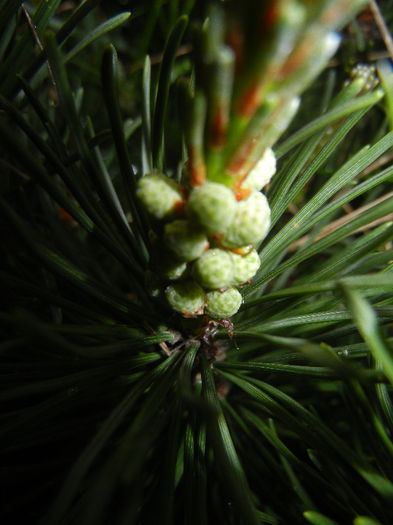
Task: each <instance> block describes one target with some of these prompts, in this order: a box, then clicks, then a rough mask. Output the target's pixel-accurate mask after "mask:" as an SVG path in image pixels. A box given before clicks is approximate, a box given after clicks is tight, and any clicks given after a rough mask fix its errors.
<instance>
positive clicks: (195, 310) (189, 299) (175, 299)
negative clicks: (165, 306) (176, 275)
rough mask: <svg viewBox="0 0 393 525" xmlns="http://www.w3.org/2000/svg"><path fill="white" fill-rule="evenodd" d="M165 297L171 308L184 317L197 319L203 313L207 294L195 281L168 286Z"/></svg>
mask: <svg viewBox="0 0 393 525" xmlns="http://www.w3.org/2000/svg"><path fill="white" fill-rule="evenodd" d="M165 296H166V298H167V301H168V303H169V305H170V306H171V308H172V309H173V310H175V311H176V312H178V313H180V314H182V315H183V316H184V317H195V316H196V315H201V314H202V313H203V307H204V305H205V292H204V290H203V289H202V288H201V287H200V286H199V285H198V284H197V283H194V282H193V281H184V282H180V283H175V284H171V285H169V286H167V287H166V288H165Z"/></svg>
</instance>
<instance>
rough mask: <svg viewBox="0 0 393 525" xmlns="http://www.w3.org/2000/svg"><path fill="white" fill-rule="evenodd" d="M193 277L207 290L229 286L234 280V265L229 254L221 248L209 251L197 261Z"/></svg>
mask: <svg viewBox="0 0 393 525" xmlns="http://www.w3.org/2000/svg"><path fill="white" fill-rule="evenodd" d="M193 276H194V277H195V279H196V280H197V281H198V283H199V284H200V285H201V286H203V288H206V289H207V290H215V289H217V288H224V287H225V286H229V285H230V284H231V283H232V278H233V264H232V260H231V257H230V256H229V253H228V252H227V251H225V250H220V249H219V248H213V249H211V250H207V251H206V252H205V253H204V254H203V255H201V257H199V259H198V260H197V261H195V263H194V266H193Z"/></svg>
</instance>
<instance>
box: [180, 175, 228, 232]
mask: <svg viewBox="0 0 393 525" xmlns="http://www.w3.org/2000/svg"><path fill="white" fill-rule="evenodd" d="M235 209H236V199H235V196H234V194H233V192H232V190H230V189H229V188H227V187H226V186H224V185H223V184H219V183H218V182H206V183H205V184H203V185H202V186H198V187H197V188H194V189H193V190H192V191H191V193H190V196H189V199H188V202H187V206H186V212H187V215H188V218H189V220H190V222H195V223H196V224H197V225H198V226H200V227H201V228H202V229H203V230H204V231H205V232H206V233H208V234H210V235H214V234H215V233H221V232H223V231H225V230H226V228H227V227H228V226H229V224H230V223H231V221H232V218H233V216H234V214H235Z"/></svg>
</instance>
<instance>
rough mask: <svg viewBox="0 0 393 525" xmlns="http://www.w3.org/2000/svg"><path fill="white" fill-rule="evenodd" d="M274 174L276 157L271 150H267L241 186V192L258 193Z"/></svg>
mask: <svg viewBox="0 0 393 525" xmlns="http://www.w3.org/2000/svg"><path fill="white" fill-rule="evenodd" d="M275 173H276V157H275V155H274V152H273V150H272V149H271V148H267V149H266V150H265V153H264V154H263V155H262V157H261V158H260V159H259V161H258V162H257V163H256V165H255V166H254V168H253V169H252V170H251V171H250V173H249V174H248V175H247V177H246V178H245V179H244V181H243V182H242V184H241V188H242V189H243V190H251V191H259V190H261V189H262V188H263V187H264V186H266V184H268V182H270V179H271V178H272V177H273V175H274V174H275Z"/></svg>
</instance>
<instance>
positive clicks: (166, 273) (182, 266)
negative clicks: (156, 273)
mask: <svg viewBox="0 0 393 525" xmlns="http://www.w3.org/2000/svg"><path fill="white" fill-rule="evenodd" d="M160 270H161V271H160V273H161V274H162V276H163V277H165V278H166V279H168V280H169V281H176V280H177V279H181V278H182V277H184V276H185V274H186V272H187V263H186V262H179V261H168V262H167V263H166V264H164V265H163V267H162V268H161V269H160Z"/></svg>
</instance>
